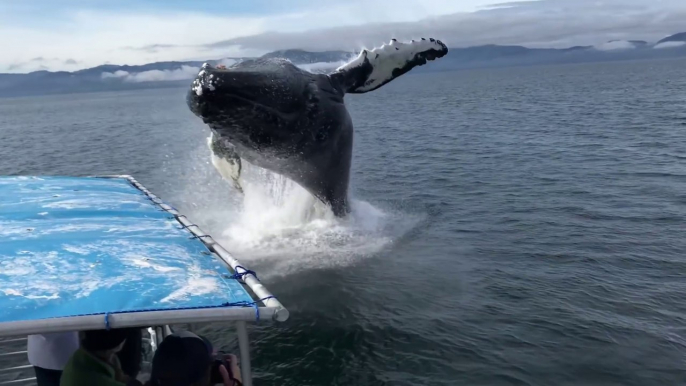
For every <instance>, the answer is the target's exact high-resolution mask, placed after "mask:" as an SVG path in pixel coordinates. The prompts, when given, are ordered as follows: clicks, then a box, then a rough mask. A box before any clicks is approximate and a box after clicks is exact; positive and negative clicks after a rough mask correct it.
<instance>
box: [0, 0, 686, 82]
mask: <svg viewBox="0 0 686 386" xmlns="http://www.w3.org/2000/svg"><path fill="white" fill-rule="evenodd" d="M105 3H106V6H105V5H104V4H105ZM494 3H497V1H493V0H459V1H458V0H404V1H403V2H398V1H397V0H375V1H369V0H346V1H340V0H289V1H288V3H287V4H286V3H285V2H281V1H276V0H271V1H270V0H262V1H259V2H257V1H256V2H241V3H240V4H239V3H237V2H216V4H215V5H213V6H212V7H209V6H208V5H207V4H208V3H204V2H193V3H192V6H191V5H188V4H189V3H184V4H185V5H182V4H181V2H169V3H165V4H164V7H162V6H160V5H159V4H157V3H155V2H139V1H129V0H126V1H123V2H86V1H81V0H79V1H76V0H75V1H68V2H54V1H45V0H35V1H33V2H28V1H27V2H19V1H7V0H4V1H3V0H0V52H3V55H2V57H0V71H3V70H10V69H9V68H10V67H11V66H12V65H13V64H16V63H27V62H29V61H30V60H31V58H36V57H43V58H53V57H62V58H64V57H68V58H72V59H73V60H74V61H76V62H78V65H77V66H75V65H74V64H71V63H69V64H68V63H66V62H65V61H62V62H61V63H52V62H51V63H50V64H46V65H47V66H48V67H50V68H51V69H53V70H73V69H75V68H76V67H78V68H86V67H94V66H97V65H100V64H102V63H104V62H111V63H116V64H129V65H136V64H144V63H150V62H156V61H181V60H207V59H212V58H220V57H244V56H257V55H261V54H264V53H266V52H268V51H272V50H278V49H289V48H302V49H308V50H346V51H356V50H359V49H360V48H362V47H369V48H371V47H373V46H378V45H380V44H381V43H383V42H388V40H389V39H390V38H391V37H396V38H399V39H413V38H419V37H435V38H439V39H441V40H443V41H444V42H446V43H448V45H449V46H452V47H461V46H472V45H480V44H520V45H526V46H530V47H569V46H575V45H587V46H596V45H601V44H603V43H604V42H607V41H610V40H639V39H640V40H646V41H649V42H655V41H657V40H659V39H661V38H662V37H664V36H666V35H670V34H673V33H676V32H681V31H683V30H685V29H686V25H684V22H683V20H685V19H686V1H683V0H659V1H650V2H648V1H645V0H603V1H598V0H540V1H518V2H509V3H508V2H506V3H500V4H494ZM32 4H34V5H33V6H32ZM35 4H42V6H41V7H38V8H36V6H35ZM91 4H98V5H91ZM260 4H261V5H260ZM265 4H267V5H265ZM270 4H271V5H270ZM43 6H45V7H51V8H50V9H54V8H59V9H60V12H59V13H58V14H57V15H53V14H51V12H48V11H44V10H43V8H45V7H43ZM98 6H99V7H101V8H100V9H98V8H97V7H98ZM31 7H34V8H31ZM222 7H224V8H227V9H229V8H232V7H233V8H241V9H244V12H239V13H236V12H237V11H233V13H232V12H231V11H230V10H226V9H225V10H223V11H221V9H222ZM260 7H262V9H260ZM63 8H64V9H63ZM248 8H249V10H248ZM46 9H47V8H46ZM17 10H23V11H22V12H23V14H25V15H26V16H25V18H24V19H22V18H21V17H19V16H20V14H22V13H21V12H18V11H17ZM248 11H249V12H248ZM41 14H42V18H41V16H39V15H41ZM57 16H59V17H57ZM28 67H30V66H26V67H25V68H17V67H13V69H12V70H10V71H27V70H30V69H29V68H28Z"/></svg>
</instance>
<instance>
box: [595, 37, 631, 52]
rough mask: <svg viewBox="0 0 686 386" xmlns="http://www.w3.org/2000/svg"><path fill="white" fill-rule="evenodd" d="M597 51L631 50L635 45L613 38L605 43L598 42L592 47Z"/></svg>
mask: <svg viewBox="0 0 686 386" xmlns="http://www.w3.org/2000/svg"><path fill="white" fill-rule="evenodd" d="M594 48H595V49H596V50H599V51H617V50H632V49H634V48H636V45H635V44H634V43H632V42H629V41H626V40H614V41H611V42H607V43H602V44H598V45H596V46H595V47H594Z"/></svg>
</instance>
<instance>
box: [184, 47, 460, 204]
mask: <svg viewBox="0 0 686 386" xmlns="http://www.w3.org/2000/svg"><path fill="white" fill-rule="evenodd" d="M447 53H448V48H447V47H446V45H445V44H443V43H442V42H441V41H440V40H435V39H421V40H412V41H411V42H399V41H397V40H396V39H393V40H391V41H390V43H388V44H384V45H382V46H381V47H378V48H374V49H372V50H362V51H361V52H360V53H359V55H358V56H357V57H356V58H354V59H353V60H351V61H350V62H348V63H346V64H344V65H343V66H341V67H339V68H338V69H336V70H335V71H333V72H332V73H330V74H313V73H310V72H308V71H305V70H302V69H300V68H298V67H296V66H295V65H293V64H292V63H291V62H290V61H288V60H285V59H255V60H247V61H243V62H239V63H237V64H235V65H234V66H232V67H230V68H224V67H221V66H218V67H213V66H210V65H208V64H204V65H203V66H202V68H201V70H200V72H199V73H198V76H197V77H196V78H195V80H194V81H193V83H192V84H191V86H190V90H189V91H188V95H187V98H186V101H187V104H188V107H189V108H190V110H191V111H192V112H193V113H194V114H195V115H197V116H198V117H200V118H202V120H203V122H204V123H205V124H207V125H208V126H209V128H210V130H211V133H212V134H211V137H210V139H209V147H210V149H211V151H212V163H213V165H214V166H215V168H216V169H217V170H218V171H219V172H220V174H221V175H222V177H223V178H225V179H227V180H229V181H233V183H234V185H235V186H236V187H237V188H238V189H240V183H239V177H240V173H241V169H242V165H243V162H248V163H250V164H252V165H256V166H259V167H261V168H264V169H268V170H271V171H273V172H275V173H277V174H280V175H283V176H285V177H287V178H288V179H290V180H292V181H294V182H296V183H298V184H299V185H300V186H302V187H303V188H305V189H306V190H307V191H308V192H310V193H311V194H312V195H314V196H315V197H317V198H318V199H319V200H321V201H323V202H324V203H325V204H327V205H329V206H330V207H331V209H332V211H333V213H334V214H335V215H336V216H339V217H341V216H345V215H346V214H347V213H348V212H349V204H348V183H349V180H350V163H351V157H352V146H353V124H352V120H351V118H350V115H349V114H348V110H347V109H346V108H345V103H344V100H343V98H344V96H345V94H347V93H366V92H369V91H373V90H376V89H377V88H379V87H381V86H383V85H385V84H387V83H388V82H391V81H392V80H394V79H396V78H398V77H399V76H401V75H403V74H405V73H406V72H408V71H410V70H411V69H412V68H414V67H416V66H421V65H423V64H426V62H427V61H428V60H434V59H437V58H440V57H443V56H445V55H446V54H447Z"/></svg>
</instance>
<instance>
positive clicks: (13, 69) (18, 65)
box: [7, 63, 26, 71]
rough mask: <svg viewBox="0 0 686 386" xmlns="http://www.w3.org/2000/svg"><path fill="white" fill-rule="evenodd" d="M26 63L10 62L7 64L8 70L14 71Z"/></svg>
mask: <svg viewBox="0 0 686 386" xmlns="http://www.w3.org/2000/svg"><path fill="white" fill-rule="evenodd" d="M24 65H26V63H12V64H10V65H9V66H7V70H8V71H16V70H21V69H22V68H23V67H24Z"/></svg>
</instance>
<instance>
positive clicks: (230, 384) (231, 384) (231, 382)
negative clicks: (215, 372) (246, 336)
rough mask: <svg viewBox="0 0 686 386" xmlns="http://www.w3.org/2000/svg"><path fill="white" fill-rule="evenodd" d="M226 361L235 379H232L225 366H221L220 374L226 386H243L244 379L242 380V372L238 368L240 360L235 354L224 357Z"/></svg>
mask: <svg viewBox="0 0 686 386" xmlns="http://www.w3.org/2000/svg"><path fill="white" fill-rule="evenodd" d="M224 361H226V362H228V363H229V366H230V367H231V373H232V374H233V378H231V375H229V370H228V369H227V368H226V367H225V366H224V365H220V366H219V373H220V374H221V375H222V380H223V381H224V386H238V385H242V384H243V378H241V370H240V369H239V368H238V358H237V357H236V356H235V355H233V354H226V355H224Z"/></svg>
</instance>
